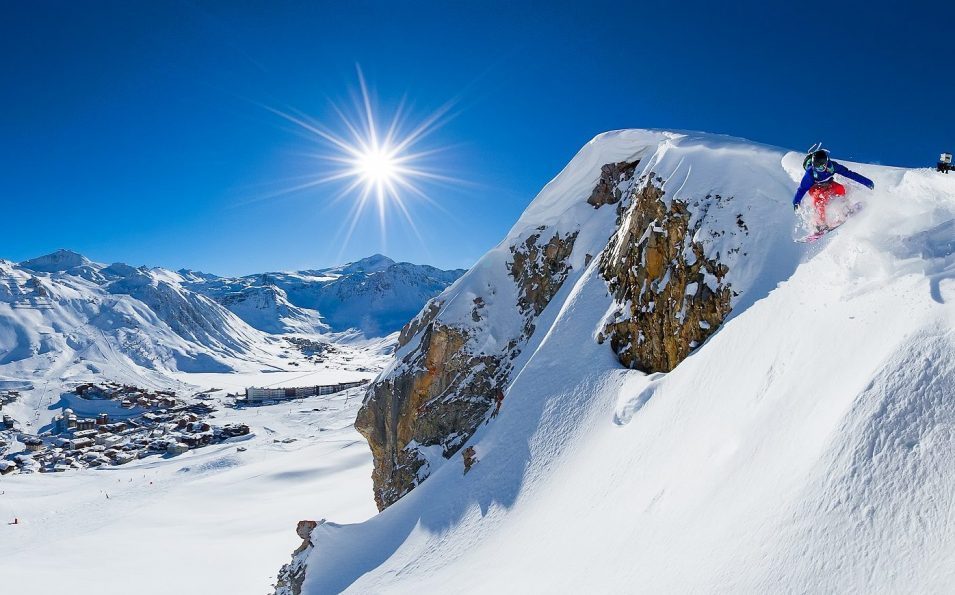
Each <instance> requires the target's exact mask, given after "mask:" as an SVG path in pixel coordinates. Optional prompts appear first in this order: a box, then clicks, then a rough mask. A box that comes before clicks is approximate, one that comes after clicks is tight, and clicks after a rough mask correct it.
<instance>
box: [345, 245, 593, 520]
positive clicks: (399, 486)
mask: <svg viewBox="0 0 955 595" xmlns="http://www.w3.org/2000/svg"><path fill="white" fill-rule="evenodd" d="M575 238H576V232H571V233H565V234H561V233H560V232H554V233H553V235H550V236H549V237H545V236H544V229H543V228H542V229H539V230H537V232H536V233H532V234H530V235H528V236H527V237H526V238H524V239H523V240H522V241H520V242H518V243H516V244H514V245H512V246H511V247H510V248H509V250H510V254H511V259H510V261H509V262H508V263H507V267H508V270H509V278H510V281H511V282H512V283H513V287H510V288H507V289H509V291H506V292H505V293H507V294H510V295H514V296H516V299H515V301H514V303H512V304H511V305H510V306H509V307H510V308H511V309H512V310H513V309H516V310H518V311H519V312H520V313H521V316H522V320H523V324H522V325H521V326H520V327H519V329H518V332H516V333H514V334H513V335H512V336H509V337H500V338H499V339H503V340H500V341H499V345H497V348H496V349H487V346H486V343H484V342H483V341H481V340H478V336H480V333H479V332H477V331H479V329H480V326H481V324H482V323H483V322H485V318H486V317H487V316H488V314H487V312H486V308H487V304H488V302H490V301H493V300H495V299H496V297H497V296H496V294H497V291H496V290H495V289H494V288H489V290H488V291H487V294H488V295H474V296H471V298H470V312H469V315H468V320H467V322H468V323H469V324H454V323H450V322H444V321H442V320H441V316H440V315H441V313H442V308H443V306H444V303H443V302H442V301H439V300H433V301H432V302H430V303H429V304H428V305H427V306H426V307H425V309H424V310H423V311H422V313H421V314H419V315H418V316H417V317H416V318H415V319H414V320H412V321H411V322H409V323H408V324H407V325H406V326H405V328H404V329H402V331H401V334H400V337H399V348H398V353H397V355H396V357H397V358H398V359H397V362H396V366H395V367H394V368H393V369H392V370H391V371H389V372H386V373H385V374H384V375H383V376H382V377H381V378H380V379H379V380H378V381H377V382H376V383H375V384H374V385H372V386H371V388H370V389H369V391H368V394H367V396H366V398H365V402H364V404H363V406H362V408H361V410H360V411H359V413H358V419H357V420H356V422H355V427H356V428H357V429H358V431H359V432H361V433H362V434H363V435H364V436H365V438H367V439H368V444H369V446H370V447H371V450H372V454H373V455H374V462H375V467H374V471H373V474H372V479H373V481H374V489H375V502H376V503H377V505H378V508H379V509H384V508H386V507H387V506H390V505H391V504H393V503H394V502H396V501H397V500H398V499H399V498H401V497H402V496H404V495H405V494H407V493H408V492H409V491H410V490H411V489H413V488H414V487H415V486H416V485H418V483H420V482H421V481H423V480H424V479H425V478H426V477H427V476H428V475H429V474H430V472H431V471H432V470H433V468H434V467H435V466H436V463H438V462H440V461H439V459H448V458H450V457H451V456H452V455H454V454H455V453H456V452H457V451H458V450H459V449H460V448H461V447H462V446H463V445H464V444H465V443H466V442H467V440H468V439H469V438H470V437H471V436H472V435H473V434H474V432H475V431H476V430H477V429H478V427H480V425H481V424H482V423H483V422H485V421H486V420H487V419H488V416H489V414H490V413H491V411H492V410H493V409H494V408H495V406H496V404H497V403H498V401H499V399H501V398H503V391H504V388H505V386H506V385H507V382H508V380H509V377H510V372H511V362H512V361H513V360H514V359H515V358H516V357H517V356H518V355H519V354H520V352H521V347H522V346H523V345H524V344H525V343H526V341H527V339H528V338H529V337H530V336H531V335H532V334H533V333H534V322H533V321H534V319H535V318H536V317H537V316H538V315H540V313H541V312H542V311H543V310H544V308H545V307H546V306H547V304H548V303H549V302H550V300H551V299H552V298H553V297H554V295H555V294H556V293H557V291H558V290H559V289H560V287H561V285H562V284H563V282H564V280H565V279H566V278H567V274H568V272H569V270H570V266H569V265H568V263H567V260H568V258H569V256H570V254H571V253H572V251H573V246H574V240H575ZM475 327H477V328H475Z"/></svg>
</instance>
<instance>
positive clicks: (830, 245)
mask: <svg viewBox="0 0 955 595" xmlns="http://www.w3.org/2000/svg"><path fill="white" fill-rule="evenodd" d="M834 156H835V158H836V159H838V154H837V152H836V154H835V155H834ZM635 158H640V159H641V164H640V167H639V173H649V172H653V173H654V176H658V177H659V178H660V179H661V180H662V183H663V184H664V187H665V189H666V190H667V193H668V196H669V197H670V198H674V197H676V198H682V197H685V198H687V199H692V198H694V197H699V196H700V195H701V194H705V193H709V192H713V193H718V192H722V193H725V195H733V196H734V200H735V201H737V205H738V206H742V207H744V208H746V209H748V210H747V211H746V212H747V213H748V215H747V217H746V223H747V225H748V226H749V227H750V228H751V229H753V230H754V231H755V234H756V235H755V236H754V238H755V239H756V240H758V241H755V240H754V241H753V242H752V243H751V244H749V247H750V248H751V252H750V254H749V257H748V259H747V260H740V261H739V262H740V263H741V264H740V265H739V266H737V267H736V268H735V269H734V268H733V267H731V272H730V274H731V275H733V279H734V281H735V285H734V287H736V288H739V289H741V290H743V291H744V292H745V295H746V296H748V297H746V298H745V299H739V300H736V301H735V302H734V310H733V314H732V316H731V317H730V318H729V319H728V321H727V322H726V323H724V325H723V327H722V328H721V329H720V330H719V331H718V332H717V333H716V334H715V335H714V336H712V337H711V338H710V339H709V340H708V341H707V342H706V343H705V344H703V345H702V346H701V347H700V348H699V349H698V350H696V351H695V352H694V353H693V354H692V355H691V356H690V357H689V358H688V359H687V360H686V361H684V362H683V363H682V364H680V365H679V366H678V367H677V368H676V369H675V370H674V371H673V372H671V373H668V374H654V375H645V374H642V373H639V372H635V371H629V370H624V369H621V367H620V365H619V363H618V362H617V360H616V358H615V357H614V354H613V353H612V352H611V350H610V349H609V347H608V346H607V345H599V344H597V342H596V341H595V340H594V336H595V334H596V333H597V331H598V330H599V329H600V328H601V327H602V323H603V320H604V316H605V315H606V313H607V311H608V308H609V307H610V306H611V297H610V296H609V295H608V293H607V286H606V282H605V281H604V280H603V279H602V278H601V277H600V276H599V274H598V272H597V264H598V260H599V259H597V258H595V259H593V261H592V262H591V263H590V264H589V266H585V265H584V262H585V261H584V255H585V254H588V253H589V254H591V255H595V254H598V253H599V251H600V250H601V249H602V248H603V246H604V245H606V241H607V238H608V237H609V234H610V233H612V232H613V229H614V221H613V220H614V213H613V207H603V208H601V209H598V210H594V209H593V208H592V207H590V206H589V205H586V204H585V202H584V201H586V199H587V197H588V196H589V194H590V191H591V189H592V188H593V187H594V184H595V183H596V181H597V177H598V175H599V168H600V166H601V165H603V164H605V163H614V162H619V161H624V160H633V159H635ZM801 158H802V155H801V154H797V153H793V152H787V151H785V150H782V149H776V148H773V147H767V146H761V145H753V144H751V143H747V142H745V141H741V140H739V139H733V138H728V137H722V136H714V135H703V134H696V133H671V132H659V131H643V130H628V131H619V132H613V133H608V134H605V135H601V136H599V137H597V138H596V139H594V140H593V141H592V142H591V143H590V144H588V145H587V146H586V147H584V148H583V149H582V150H581V152H580V153H579V154H578V155H577V157H575V159H574V160H573V161H572V162H571V163H570V164H569V165H568V166H567V168H565V170H564V171H563V172H561V174H560V175H559V176H558V177H557V178H555V180H553V181H552V182H551V183H550V184H548V185H547V187H545V188H544V190H543V191H542V192H541V194H540V195H539V196H538V198H537V199H535V201H534V202H533V203H532V204H531V205H530V206H529V207H528V209H527V211H526V212H525V213H524V215H523V216H522V217H521V219H520V221H519V222H518V223H517V225H516V226H515V227H514V229H512V230H511V232H510V234H509V236H508V239H506V240H505V241H504V242H503V243H502V245H501V246H499V247H498V248H496V249H495V250H492V252H491V253H489V255H488V256H486V257H485V258H484V259H482V261H481V262H479V263H478V264H477V265H476V266H475V267H474V268H473V269H472V270H471V271H470V272H469V273H468V274H466V275H465V276H464V277H463V278H462V279H461V280H460V281H459V282H458V283H457V284H455V285H454V286H453V287H452V288H451V289H449V290H448V291H447V292H445V294H444V295H442V296H441V297H439V298H438V299H439V300H445V301H447V302H448V303H449V305H448V306H446V307H445V309H444V310H443V311H442V314H441V316H442V319H443V320H444V321H445V322H449V321H454V320H455V319H457V321H459V322H461V323H462V324H465V321H466V316H465V314H466V312H467V311H468V309H469V308H470V305H468V304H467V302H468V300H467V299H465V298H466V297H467V296H468V293H467V292H468V291H469V289H468V288H469V287H470V288H474V287H478V286H481V285H482V284H483V285H485V286H487V285H488V284H496V285H497V286H500V287H503V286H504V283H505V282H506V281H507V279H505V278H503V276H504V275H506V273H505V272H501V271H497V270H496V268H495V267H496V265H494V263H495V262H497V261H498V260H500V259H501V258H502V257H501V254H504V255H505V256H506V250H507V246H508V245H510V243H511V241H512V240H513V239H515V238H517V239H519V238H522V237H525V236H526V235H527V234H529V233H531V232H532V231H533V230H534V229H538V228H547V227H549V226H553V225H556V224H558V223H560V222H561V221H562V220H563V221H564V222H565V224H566V221H570V220H573V221H577V222H578V230H579V232H580V236H579V237H578V240H577V245H576V246H575V249H574V255H573V257H572V261H573V266H574V269H573V271H572V273H571V275H570V277H569V278H568V280H567V281H566V282H565V284H564V285H563V287H562V288H561V290H560V292H559V293H558V294H557V296H556V297H555V298H554V299H553V300H552V301H551V303H550V304H549V305H548V307H547V309H546V310H545V311H544V313H543V314H542V315H541V316H540V317H539V319H538V320H537V321H536V325H537V331H536V332H535V333H534V335H533V338H532V340H531V342H530V343H529V344H528V345H527V347H526V348H525V350H524V352H523V354H522V355H521V357H520V359H519V360H518V361H517V363H516V366H517V370H516V371H515V374H514V375H513V376H512V378H513V380H512V383H511V385H510V386H509V387H508V390H507V398H506V400H505V401H504V405H503V407H502V409H501V413H500V415H499V416H498V417H497V418H495V419H494V420H492V421H490V423H488V424H487V425H485V426H483V427H482V429H480V430H479V431H478V433H477V434H476V435H475V436H474V437H473V438H472V440H471V441H470V442H469V445H470V446H473V447H474V451H475V454H476V457H477V459H478V462H477V463H476V464H475V465H474V467H473V468H472V469H471V470H470V472H469V473H468V474H467V475H464V473H463V464H462V460H461V453H458V454H457V455H455V456H454V457H452V459H451V460H450V461H449V462H447V463H446V464H445V465H444V466H441V467H440V468H438V469H437V470H436V471H434V472H433V473H432V475H431V476H430V478H428V479H427V480H426V481H425V482H424V483H422V484H421V485H420V486H419V487H417V488H416V489H415V490H413V491H412V492H411V493H410V494H409V495H407V496H405V497H404V498H403V499H401V500H400V501H398V502H397V503H396V504H394V505H392V506H391V507H390V508H388V509H386V510H385V511H384V512H383V513H381V514H379V515H378V516H375V517H374V518H372V519H369V520H368V521H365V522H362V523H358V524H348V521H347V520H346V519H342V522H341V523H326V524H325V525H322V526H320V527H318V528H317V529H316V531H315V532H314V533H313V542H314V543H315V549H314V551H313V552H312V554H311V556H310V558H309V561H308V564H309V566H308V569H309V570H308V576H307V578H306V581H305V584H304V592H306V593H309V594H319V593H332V592H339V591H343V590H348V591H350V592H356V593H381V592H389V593H390V592H397V593H400V592H409V593H410V592H415V593H420V592H439V591H440V592H446V591H448V590H451V591H454V592H482V593H488V592H515V591H521V592H525V591H529V592H539V593H551V592H589V593H593V592H632V591H634V590H636V591H640V592H647V593H687V592H698V593H704V592H705V593H710V592H718V593H727V592H732V593H739V592H744V593H768V592H780V591H782V592H815V593H818V592H858V593H874V592H895V593H912V592H921V593H950V592H952V591H953V589H955V489H953V488H955V465H953V464H952V461H953V459H955V399H953V397H952V395H953V394H955V345H953V342H955V341H953V328H955V242H953V240H952V238H953V233H955V178H953V177H951V176H943V175H941V174H937V173H935V172H933V171H929V170H906V169H898V168H890V167H881V166H873V165H865V164H854V163H846V162H844V163H845V164H846V165H847V166H848V167H849V168H850V169H854V170H856V171H859V172H860V173H862V174H864V175H866V176H867V177H869V178H871V179H873V180H874V181H875V183H876V190H875V191H873V192H870V191H867V190H865V189H863V188H862V187H860V186H858V185H849V188H850V190H849V195H850V198H851V199H853V200H859V201H862V202H864V203H865V206H866V208H865V209H864V210H863V211H862V212H861V213H860V214H858V215H857V216H855V217H853V219H852V220H850V221H849V222H848V223H846V224H845V225H844V226H842V227H841V228H840V229H839V231H838V232H836V233H833V234H831V235H830V236H827V237H826V238H825V239H824V240H822V241H821V242H819V243H817V244H814V245H812V246H808V247H807V246H802V245H795V244H793V243H792V242H791V240H790V236H791V232H792V224H793V214H792V207H791V198H792V192H793V190H794V189H795V186H796V185H797V183H798V180H799V178H800V177H801V174H802V171H801ZM727 188H729V190H727ZM582 204H583V206H581V205H582ZM720 241H722V240H720ZM492 265H494V266H492ZM455 300H457V301H458V302H459V304H460V305H459V304H456V303H455ZM501 301H502V302H505V301H506V300H504V298H501ZM505 307H506V306H501V307H500V308H501V309H502V310H503V309H504V308H505ZM455 308H458V310H460V311H459V312H458V313H457V314H455V312H456V310H455ZM517 322H519V321H517V320H515V319H513V317H512V318H510V319H508V318H507V317H506V316H505V317H503V318H500V319H499V321H498V322H497V323H495V324H498V325H499V326H498V327H497V328H490V329H489V328H486V327H485V328H482V329H479V330H480V331H481V332H484V333H486V336H487V340H488V341H493V340H494V338H495V337H502V336H503V337H506V336H508V333H509V332H510V331H509V330H508V329H507V328H506V327H507V326H508V325H511V324H516V323H517ZM492 326H493V325H492ZM315 511H316V512H315V514H314V515H313V516H328V517H329V519H330V520H332V521H335V520H337V519H335V518H334V516H333V515H331V514H328V515H326V514H325V513H323V512H321V511H320V509H319V508H316V509H315Z"/></svg>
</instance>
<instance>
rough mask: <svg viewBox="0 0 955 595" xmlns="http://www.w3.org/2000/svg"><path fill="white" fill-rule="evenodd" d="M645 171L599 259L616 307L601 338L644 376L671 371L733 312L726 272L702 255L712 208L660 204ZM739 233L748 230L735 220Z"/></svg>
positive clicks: (706, 202)
mask: <svg viewBox="0 0 955 595" xmlns="http://www.w3.org/2000/svg"><path fill="white" fill-rule="evenodd" d="M664 195H665V192H664V190H663V188H662V187H661V186H660V185H659V181H658V180H654V178H653V174H652V173H651V174H649V175H647V176H645V177H644V179H643V180H641V181H640V183H639V184H638V185H636V186H635V187H634V188H632V189H631V190H630V195H629V199H628V201H627V202H628V203H629V204H628V205H626V206H625V205H623V204H621V208H620V209H619V212H620V217H619V228H618V230H617V233H615V234H614V236H613V237H612V238H611V239H610V243H609V244H608V245H607V248H606V249H605V250H604V252H603V255H602V257H601V259H600V273H601V275H602V276H603V278H604V279H605V280H606V281H607V286H608V287H609V289H610V292H611V293H612V294H613V296H614V299H615V301H616V303H617V308H616V310H615V311H614V313H613V320H612V321H611V322H608V323H607V325H606V327H605V328H604V329H603V332H602V335H601V336H600V337H599V339H600V340H603V338H604V337H609V339H610V345H611V347H612V348H613V350H614V352H615V353H616V354H617V357H618V358H619V359H620V363H622V364H623V365H625V366H627V367H628V368H636V369H639V370H643V371H645V372H669V371H670V370H672V369H673V368H674V367H676V365H677V364H679V363H680V362H681V361H683V359H684V358H686V356H687V355H689V353H690V351H692V350H693V349H694V348H695V347H697V346H698V345H700V344H701V343H702V342H703V341H704V340H706V338H707V337H708V336H710V335H711V334H712V333H714V332H715V331H716V329H717V328H718V327H719V326H720V324H721V323H722V322H723V320H724V319H725V318H726V316H727V315H728V314H729V312H730V309H731V307H730V301H731V298H732V290H731V289H730V286H729V284H728V283H726V282H725V280H724V279H725V277H726V274H727V272H728V271H729V269H728V267H727V266H726V265H724V264H722V263H721V262H720V260H719V255H716V256H715V257H712V258H707V256H706V253H705V248H704V244H703V242H702V241H700V240H699V239H697V237H698V233H699V232H700V230H701V228H702V226H703V224H704V222H705V218H706V211H707V210H708V208H709V207H710V206H711V205H717V204H718V205H721V204H722V203H723V198H722V197H721V196H718V195H717V196H707V197H705V199H703V200H702V201H695V202H694V203H693V204H692V205H690V204H688V203H687V202H684V201H681V200H671V201H669V203H667V202H665V201H664V200H663V198H664ZM738 221H739V223H738V225H739V227H740V230H741V231H743V232H744V233H745V231H746V225H745V223H744V222H743V221H742V219H741V218H740V219H739V220H738Z"/></svg>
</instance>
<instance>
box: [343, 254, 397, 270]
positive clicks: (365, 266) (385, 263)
mask: <svg viewBox="0 0 955 595" xmlns="http://www.w3.org/2000/svg"><path fill="white" fill-rule="evenodd" d="M394 264H395V261H394V260H392V259H390V258H388V257H387V256H384V255H383V254H373V255H372V256H369V257H367V258H362V259H361V260H356V261H355V262H350V263H348V264H346V265H344V266H342V267H341V269H340V270H341V272H342V273H343V274H346V275H349V274H351V273H378V272H381V271H384V270H385V269H387V268H388V267H390V266H393V265H394Z"/></svg>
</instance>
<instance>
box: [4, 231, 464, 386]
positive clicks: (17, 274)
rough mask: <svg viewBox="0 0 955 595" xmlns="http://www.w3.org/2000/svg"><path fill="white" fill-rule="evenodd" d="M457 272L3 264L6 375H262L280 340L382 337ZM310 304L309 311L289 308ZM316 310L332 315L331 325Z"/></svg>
mask: <svg viewBox="0 0 955 595" xmlns="http://www.w3.org/2000/svg"><path fill="white" fill-rule="evenodd" d="M460 273H461V271H440V270H438V269H434V268H432V267H426V266H420V267H419V266H416V265H411V264H407V263H401V264H399V263H394V262H393V261H391V260H390V259H387V258H385V257H383V256H376V257H372V258H370V259H365V260H362V261H358V262H356V263H351V264H348V265H343V266H341V267H335V268H330V269H327V270H320V271H309V272H307V273H270V274H266V275H254V276H250V277H245V278H241V279H227V278H222V277H218V276H215V275H209V274H205V273H197V272H193V271H180V272H173V271H169V270H166V269H162V268H149V267H132V266H129V265H126V264H122V263H115V264H111V265H108V266H107V265H103V264H99V263H95V262H93V261H91V260H90V259H88V258H86V257H84V256H82V255H80V254H77V253H75V252H71V251H68V250H58V251H57V252H54V253H52V254H49V255H46V256H41V257H38V258H34V259H31V260H28V261H24V262H22V263H19V264H17V263H12V262H9V261H2V262H0V370H2V371H3V372H4V373H9V374H10V375H12V376H15V377H22V378H36V377H43V375H44V374H46V372H47V371H55V372H57V374H59V375H61V376H62V375H63V374H67V375H69V376H77V375H79V376H83V375H84V374H85V375H87V376H89V377H95V376H96V375H97V374H98V373H100V372H102V371H104V370H109V371H110V374H111V375H113V376H114V379H117V380H123V379H129V380H130V381H132V380H133V379H136V378H137V377H139V376H141V375H144V374H145V375H147V376H148V375H149V374H152V373H154V374H159V375H162V374H167V373H170V372H176V371H180V372H225V371H229V370H235V369H245V368H249V367H250V366H251V367H252V368H254V367H255V366H257V365H261V364H262V363H263V362H271V361H275V358H276V357H277V356H278V354H279V353H280V352H281V350H282V344H281V342H280V341H279V339H278V338H276V337H273V336H272V335H273V334H288V333H301V334H309V335H315V334H321V333H328V332H330V331H332V330H334V331H338V332H337V334H330V335H328V336H327V340H331V341H336V340H349V339H354V338H361V337H364V338H369V339H370V338H375V337H382V336H385V335H387V334H388V333H389V332H391V329H392V327H400V325H401V324H403V323H404V322H405V321H406V320H407V319H410V318H411V316H413V315H414V313H415V312H416V311H417V310H418V309H420V307H421V306H422V305H423V304H424V303H425V302H426V301H427V300H428V299H429V298H430V297H432V296H433V295H434V294H436V293H438V292H440V291H441V290H442V289H444V288H445V287H447V285H449V284H450V283H451V282H452V281H453V280H454V279H456V278H457V277H458V276H459V275H460ZM283 285H285V286H286V287H288V288H289V291H292V292H293V295H294V297H293V298H291V299H290V298H289V296H288V294H287V293H286V291H285V290H284V289H283V288H282V286H283ZM302 296H304V297H305V298H307V299H308V300H311V301H309V302H308V303H309V306H307V307H300V306H297V305H295V304H294V303H292V300H293V299H294V300H298V298H301V297H302ZM345 301H347V302H348V303H343V302H345ZM316 307H321V308H325V309H327V310H328V312H329V314H328V318H329V319H330V321H331V322H332V323H334V326H333V325H332V324H330V323H328V322H326V321H325V320H324V317H323V315H322V314H320V313H319V312H318V310H316V309H314V308H316ZM67 370H69V371H67ZM116 374H119V375H120V376H119V377H115V375H116Z"/></svg>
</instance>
